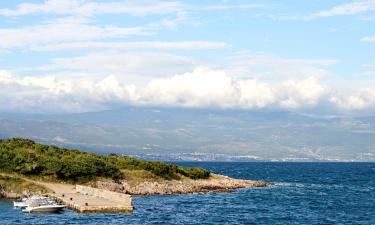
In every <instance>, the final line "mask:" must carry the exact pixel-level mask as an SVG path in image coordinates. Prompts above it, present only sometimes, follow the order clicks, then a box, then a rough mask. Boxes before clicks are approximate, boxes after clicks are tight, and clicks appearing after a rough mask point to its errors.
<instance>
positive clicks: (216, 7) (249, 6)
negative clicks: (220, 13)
mask: <svg viewBox="0 0 375 225" xmlns="http://www.w3.org/2000/svg"><path fill="white" fill-rule="evenodd" d="M263 7H266V5H264V4H239V5H210V6H206V7H200V8H198V10H207V11H216V10H228V9H253V8H263Z"/></svg>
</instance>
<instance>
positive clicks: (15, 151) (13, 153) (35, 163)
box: [0, 138, 209, 182]
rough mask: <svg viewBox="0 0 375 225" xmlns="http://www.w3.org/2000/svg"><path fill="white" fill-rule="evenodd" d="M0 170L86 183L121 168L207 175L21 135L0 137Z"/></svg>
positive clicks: (162, 174) (117, 175) (119, 175)
mask: <svg viewBox="0 0 375 225" xmlns="http://www.w3.org/2000/svg"><path fill="white" fill-rule="evenodd" d="M0 169H1V170H4V171H8V172H16V173H20V174H24V175H41V176H55V177H56V178H58V179H61V180H67V181H74V182H77V181H78V182H86V181H90V180H94V179H96V178H97V177H108V178H112V179H114V180H119V179H121V178H122V173H121V170H122V169H128V170H146V171H149V172H151V173H153V174H154V175H156V176H159V177H162V178H165V179H178V178H179V175H183V176H185V177H189V178H192V179H205V178H208V176H209V172H208V171H207V170H204V169H202V168H186V167H182V166H177V165H173V164H167V163H163V162H151V161H145V160H139V159H136V158H133V157H128V156H119V155H117V154H110V155H97V154H94V153H88V152H82V151H79V150H68V149H64V148H59V147H56V146H52V145H43V144H38V143H35V142H34V141H32V140H28V139H21V138H13V139H7V140H0Z"/></svg>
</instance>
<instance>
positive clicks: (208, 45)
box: [31, 41, 228, 51]
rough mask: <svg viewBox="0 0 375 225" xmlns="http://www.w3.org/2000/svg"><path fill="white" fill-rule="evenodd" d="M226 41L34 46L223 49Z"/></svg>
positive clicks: (50, 47)
mask: <svg viewBox="0 0 375 225" xmlns="http://www.w3.org/2000/svg"><path fill="white" fill-rule="evenodd" d="M227 46H228V44H226V43H225V42H209V41H181V42H163V41H142V42H90V41H88V42H66V43H61V44H59V43H57V44H51V45H40V46H32V47H31V49H32V50H34V51H61V50H88V49H90V50H92V49H113V50H132V49H160V50H170V49H178V50H196V49H221V48H226V47H227Z"/></svg>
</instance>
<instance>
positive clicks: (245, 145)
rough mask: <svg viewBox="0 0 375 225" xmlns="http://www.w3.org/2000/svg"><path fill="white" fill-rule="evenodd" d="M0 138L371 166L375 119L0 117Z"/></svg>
mask: <svg viewBox="0 0 375 225" xmlns="http://www.w3.org/2000/svg"><path fill="white" fill-rule="evenodd" d="M0 137H2V138H6V137H27V138H32V139H34V140H36V141H41V142H44V143H47V144H56V145H59V146H65V147H76V148H81V149H86V150H91V151H95V152H103V153H104V152H117V153H123V154H132V155H138V156H141V157H143V158H152V159H168V160H206V161H215V160H216V161H217V160H219V161H228V160H229V161H236V160H240V161H243V160H274V161H375V117H316V116H308V115H301V114H297V113H291V112H274V111H272V112H271V111H270V112H267V111H247V110H221V109H186V108H160V107H128V108H122V109H117V110H108V111H100V112H90V113H78V114H58V115H57V114H54V115H45V114H15V113H0Z"/></svg>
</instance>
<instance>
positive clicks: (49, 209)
mask: <svg viewBox="0 0 375 225" xmlns="http://www.w3.org/2000/svg"><path fill="white" fill-rule="evenodd" d="M64 208H65V206H63V205H56V206H38V207H27V208H26V209H24V211H25V212H28V213H55V212H60V211H61V210H63V209H64Z"/></svg>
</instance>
